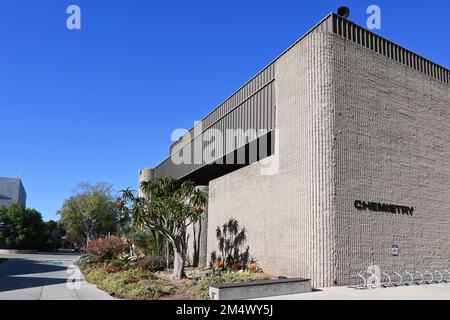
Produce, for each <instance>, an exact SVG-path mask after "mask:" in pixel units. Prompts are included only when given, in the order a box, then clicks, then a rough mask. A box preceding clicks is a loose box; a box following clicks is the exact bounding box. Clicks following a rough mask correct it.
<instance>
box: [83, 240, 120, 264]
mask: <svg viewBox="0 0 450 320" xmlns="http://www.w3.org/2000/svg"><path fill="white" fill-rule="evenodd" d="M125 249H126V245H125V242H124V241H123V240H122V239H121V238H119V237H116V236H106V237H101V238H98V239H95V240H91V241H89V242H88V243H87V245H86V247H85V248H84V250H85V251H86V253H87V254H90V255H92V256H94V257H96V258H98V260H99V261H110V260H112V259H115V258H117V257H119V256H120V255H121V254H122V253H123V252H124V251H125Z"/></svg>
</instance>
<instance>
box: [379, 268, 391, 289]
mask: <svg viewBox="0 0 450 320" xmlns="http://www.w3.org/2000/svg"><path fill="white" fill-rule="evenodd" d="M383 274H384V275H385V276H386V277H387V278H388V283H386V282H384V283H381V286H382V287H383V288H387V287H390V286H391V276H390V275H389V274H387V273H386V272H383Z"/></svg>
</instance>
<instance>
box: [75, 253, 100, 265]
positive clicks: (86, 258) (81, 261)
mask: <svg viewBox="0 0 450 320" xmlns="http://www.w3.org/2000/svg"><path fill="white" fill-rule="evenodd" d="M96 262H98V259H96V258H95V257H93V256H91V255H89V254H82V255H81V256H80V258H78V260H77V262H76V263H75V264H76V265H78V266H80V267H83V266H85V265H87V264H93V263H96Z"/></svg>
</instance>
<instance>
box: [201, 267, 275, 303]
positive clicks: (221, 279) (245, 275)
mask: <svg viewBox="0 0 450 320" xmlns="http://www.w3.org/2000/svg"><path fill="white" fill-rule="evenodd" d="M268 279H270V277H269V276H267V275H264V274H254V273H250V272H246V271H240V272H221V273H216V274H211V275H209V276H207V277H205V278H203V279H202V280H200V282H199V283H198V285H197V288H196V295H197V297H198V298H200V299H209V287H210V285H212V284H216V283H239V282H249V281H261V280H268Z"/></svg>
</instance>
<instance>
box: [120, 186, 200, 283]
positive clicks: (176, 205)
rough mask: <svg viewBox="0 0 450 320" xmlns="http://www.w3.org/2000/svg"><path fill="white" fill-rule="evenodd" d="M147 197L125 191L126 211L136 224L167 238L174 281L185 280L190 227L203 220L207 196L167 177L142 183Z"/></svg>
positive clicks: (124, 208) (192, 187)
mask: <svg viewBox="0 0 450 320" xmlns="http://www.w3.org/2000/svg"><path fill="white" fill-rule="evenodd" d="M140 187H141V190H142V192H143V193H144V194H145V197H142V198H141V197H136V196H135V192H133V191H131V190H130V189H127V190H123V191H122V194H123V204H124V205H123V206H122V210H129V211H130V212H131V216H132V217H133V221H134V223H135V224H136V225H139V226H142V227H144V228H146V229H148V230H150V231H155V232H157V233H159V234H160V235H161V236H163V237H164V238H165V239H166V240H167V241H168V242H169V243H170V244H171V245H172V247H173V252H174V270H173V275H172V277H173V278H174V279H181V278H184V277H185V276H186V275H185V272H184V269H185V264H186V251H187V239H186V230H187V227H188V226H189V225H190V224H192V223H195V222H197V221H199V220H200V219H201V214H202V213H203V206H204V204H205V203H206V200H207V198H206V194H205V193H204V192H202V191H200V190H197V189H196V188H195V186H194V184H193V183H191V182H188V181H185V182H182V183H181V182H179V181H177V180H175V179H173V178H163V179H160V180H156V181H152V182H142V183H141V186H140Z"/></svg>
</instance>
